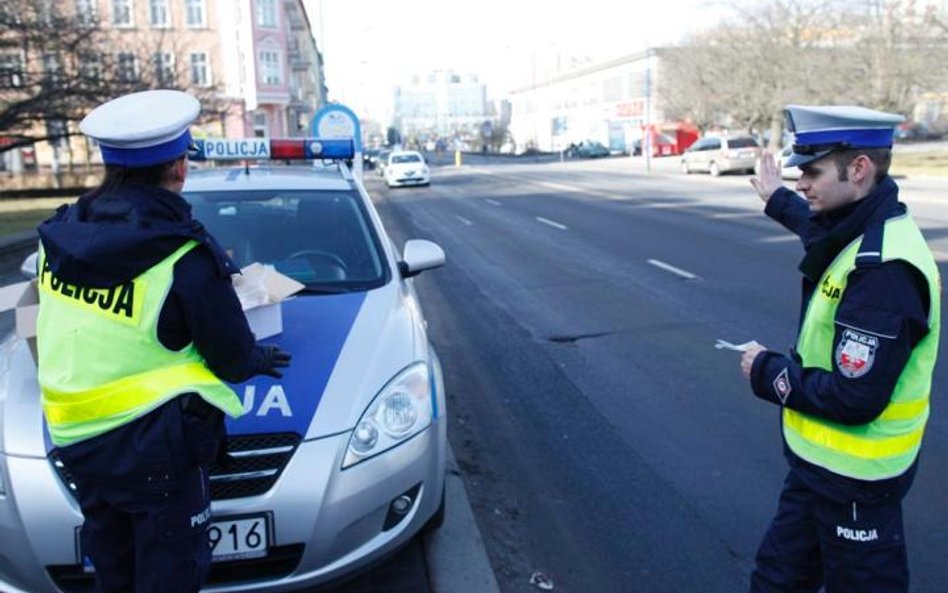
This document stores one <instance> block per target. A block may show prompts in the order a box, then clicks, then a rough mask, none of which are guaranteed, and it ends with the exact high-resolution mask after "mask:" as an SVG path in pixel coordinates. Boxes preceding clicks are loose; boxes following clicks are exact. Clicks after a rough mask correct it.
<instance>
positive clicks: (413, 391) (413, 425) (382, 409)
mask: <svg viewBox="0 0 948 593" xmlns="http://www.w3.org/2000/svg"><path fill="white" fill-rule="evenodd" d="M431 417H432V407H431V381H430V377H429V375H428V365H427V364H426V363H424V362H417V363H415V364H413V365H411V366H410V367H408V368H406V369H405V370H403V371H402V372H400V373H399V374H397V375H395V377H394V378H393V379H392V380H391V381H389V382H388V384H387V385H386V386H385V387H383V388H382V390H381V391H380V392H379V393H378V395H376V396H375V398H374V399H373V400H372V403H371V404H369V407H368V408H366V409H365V412H363V413H362V417H361V418H359V422H358V423H356V427H355V429H354V430H353V431H352V436H350V437H349V447H348V448H347V449H346V458H345V460H344V461H343V462H342V468H343V469H345V468H347V467H351V466H353V465H355V464H357V463H359V462H360V461H363V460H365V459H368V458H370V457H374V456H375V455H378V454H379V453H382V452H383V451H387V450H389V449H391V448H392V447H394V446H396V445H398V444H399V443H402V442H404V441H406V440H408V439H410V438H411V437H413V436H414V435H416V434H418V433H419V432H421V431H422V430H424V429H425V428H427V427H428V426H430V425H431Z"/></svg>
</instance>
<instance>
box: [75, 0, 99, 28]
mask: <svg viewBox="0 0 948 593" xmlns="http://www.w3.org/2000/svg"><path fill="white" fill-rule="evenodd" d="M76 21H78V23H79V24H80V25H83V26H90V25H94V24H96V14H95V2H93V0H76Z"/></svg>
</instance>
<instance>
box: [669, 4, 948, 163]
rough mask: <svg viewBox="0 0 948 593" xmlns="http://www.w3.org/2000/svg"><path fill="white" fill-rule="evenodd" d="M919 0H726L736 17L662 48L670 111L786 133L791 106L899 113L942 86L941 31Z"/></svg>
mask: <svg viewBox="0 0 948 593" xmlns="http://www.w3.org/2000/svg"><path fill="white" fill-rule="evenodd" d="M918 4H919V2H918V1H916V0H774V1H772V2H760V1H757V2H753V1H742V2H735V3H733V4H731V8H732V12H733V14H732V16H731V17H729V18H727V19H726V20H724V21H723V22H722V23H720V24H719V25H717V26H715V27H712V28H710V29H708V30H706V31H704V32H703V33H701V34H698V35H695V36H692V37H691V38H689V39H687V40H686V41H685V42H684V43H682V44H681V45H679V46H678V47H676V48H673V49H671V50H670V51H666V52H665V53H663V60H662V64H663V66H662V78H661V81H660V84H659V89H658V91H659V93H660V96H661V98H662V101H663V104H664V105H665V107H666V114H667V115H669V116H670V117H673V118H688V119H691V120H692V121H694V122H695V124H696V125H698V127H700V128H707V127H709V126H711V125H730V126H731V127H737V128H743V129H747V130H761V129H763V128H765V127H766V128H769V129H770V137H771V140H770V141H771V146H772V147H776V145H777V143H778V142H779V139H780V137H781V132H782V110H783V107H784V106H785V105H787V104H789V103H859V104H862V105H866V106H868V107H874V108H877V109H885V110H891V111H897V112H902V113H905V112H906V111H907V110H908V109H909V108H910V107H911V104H912V102H913V100H914V97H915V96H916V95H917V93H919V92H920V91H922V90H925V89H932V88H938V87H939V85H941V84H944V82H945V77H946V72H948V69H946V68H945V67H944V63H945V61H946V58H948V55H946V41H945V29H944V28H939V27H940V26H942V27H943V25H940V21H939V20H938V19H937V15H938V13H937V12H935V11H933V9H931V8H928V4H926V6H925V7H919V6H918Z"/></svg>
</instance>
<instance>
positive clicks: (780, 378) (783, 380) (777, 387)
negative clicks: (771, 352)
mask: <svg viewBox="0 0 948 593" xmlns="http://www.w3.org/2000/svg"><path fill="white" fill-rule="evenodd" d="M791 391H793V387H791V386H790V372H789V371H788V370H787V367H784V368H783V370H782V371H780V372H779V373H777V376H776V377H775V378H774V393H776V394H777V397H779V398H780V403H781V404H786V403H787V398H788V397H790V392H791Z"/></svg>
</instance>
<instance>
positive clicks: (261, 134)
mask: <svg viewBox="0 0 948 593" xmlns="http://www.w3.org/2000/svg"><path fill="white" fill-rule="evenodd" d="M253 135H254V137H256V138H266V137H267V114H266V113H264V112H263V111H255V112H254V114H253Z"/></svg>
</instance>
